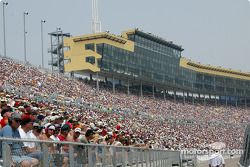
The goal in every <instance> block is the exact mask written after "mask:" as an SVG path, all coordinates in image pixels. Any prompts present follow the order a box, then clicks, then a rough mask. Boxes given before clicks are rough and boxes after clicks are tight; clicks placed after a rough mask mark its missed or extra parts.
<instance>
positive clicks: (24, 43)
mask: <svg viewBox="0 0 250 167" xmlns="http://www.w3.org/2000/svg"><path fill="white" fill-rule="evenodd" d="M28 14H29V13H28V12H24V13H23V35H24V41H23V45H24V46H23V47H24V62H25V63H26V62H27V57H26V34H27V32H26V27H25V15H28Z"/></svg>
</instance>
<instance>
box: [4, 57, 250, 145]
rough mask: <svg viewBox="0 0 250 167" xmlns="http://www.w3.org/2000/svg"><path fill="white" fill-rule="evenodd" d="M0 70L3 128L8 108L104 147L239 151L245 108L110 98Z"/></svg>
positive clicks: (12, 64)
mask: <svg viewBox="0 0 250 167" xmlns="http://www.w3.org/2000/svg"><path fill="white" fill-rule="evenodd" d="M0 64H1V66H0V86H1V91H0V98H1V108H0V110H1V112H2V114H1V115H2V116H3V117H4V118H2V120H1V126H2V127H3V126H5V125H6V122H7V119H6V117H8V114H5V113H3V111H6V110H5V109H6V108H8V109H9V111H10V110H11V112H21V113H22V114H30V115H33V117H34V119H36V122H37V123H38V124H39V125H40V126H41V127H43V126H46V125H48V123H51V124H56V126H58V127H61V126H62V124H64V123H65V122H66V123H68V124H69V125H70V127H71V128H72V129H74V128H77V127H78V128H79V127H80V128H81V131H82V132H81V133H82V134H83V135H84V133H85V132H86V130H87V129H88V128H91V129H93V130H94V131H95V133H96V135H97V136H98V135H99V136H98V139H103V141H107V143H106V144H111V143H109V142H108V140H107V139H108V138H116V137H117V138H118V136H119V140H120V142H121V143H122V144H123V145H126V146H127V145H129V146H144V145H145V144H148V145H150V147H151V148H160V149H172V150H179V149H185V148H197V149H204V148H207V147H208V145H209V144H211V143H213V142H216V141H221V142H225V143H226V146H227V147H228V148H230V149H233V148H242V144H243V135H244V129H245V126H246V124H247V123H248V121H249V115H250V113H249V111H250V110H249V108H241V107H232V106H215V105H209V104H207V105H203V104H189V103H186V104H183V103H180V102H174V101H173V100H164V99H160V98H152V97H141V96H136V95H133V94H131V95H128V94H126V93H121V92H119V91H117V92H115V93H113V92H112V91H111V90H110V89H109V88H106V87H104V86H101V87H100V90H99V91H97V90H96V88H95V83H94V82H86V81H85V82H84V80H79V79H76V78H70V77H68V76H65V75H62V74H57V73H52V72H48V71H46V70H44V69H40V68H36V67H33V66H31V65H27V64H26V65H24V64H21V63H18V62H16V61H14V60H11V59H6V58H0ZM8 106H9V107H8ZM41 133H42V132H41ZM97 141H100V140H96V141H95V142H96V143H98V142H97ZM102 144H103V143H102Z"/></svg>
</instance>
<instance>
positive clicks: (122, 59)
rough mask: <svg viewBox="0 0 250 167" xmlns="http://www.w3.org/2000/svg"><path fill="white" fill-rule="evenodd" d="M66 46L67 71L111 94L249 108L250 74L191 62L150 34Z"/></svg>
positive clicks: (70, 41) (67, 41)
mask: <svg viewBox="0 0 250 167" xmlns="http://www.w3.org/2000/svg"><path fill="white" fill-rule="evenodd" d="M63 45H64V46H63V48H62V49H63V51H64V62H65V64H64V67H63V68H64V70H65V72H70V73H71V74H73V73H74V74H81V75H82V74H87V75H90V77H91V78H92V77H94V78H96V79H97V81H99V80H101V81H104V82H106V83H107V82H108V81H110V83H111V84H112V90H113V92H115V90H116V86H117V85H121V86H125V87H126V88H127V93H128V94H129V93H131V90H132V89H133V88H137V95H141V96H142V95H143V91H145V90H146V91H147V92H148V93H150V94H151V96H153V97H155V96H161V97H162V98H166V97H167V96H170V95H171V94H172V96H173V98H174V99H175V100H176V99H177V95H180V96H179V97H180V98H181V99H182V100H183V102H184V103H185V102H186V101H190V102H191V103H194V102H195V100H196V101H200V102H201V101H202V102H204V103H206V102H210V103H214V104H225V105H233V106H238V105H243V106H249V103H250V87H249V85H250V73H244V72H241V71H234V70H230V69H224V68H221V67H214V66H210V65H203V64H200V63H195V62H193V61H190V60H188V59H186V58H184V57H182V55H181V52H182V51H183V48H182V47H181V46H179V45H176V44H174V43H173V42H172V41H167V40H165V39H162V38H161V37H158V36H155V35H153V34H151V33H145V32H143V31H141V30H138V29H133V30H129V31H125V32H123V33H122V35H121V36H117V35H114V34H111V33H109V32H102V33H95V34H89V35H83V36H76V37H68V38H64V43H63ZM55 66H58V64H54V65H53V66H52V67H55ZM98 87H99V84H98V82H97V89H99V88H98Z"/></svg>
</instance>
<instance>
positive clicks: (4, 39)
mask: <svg viewBox="0 0 250 167" xmlns="http://www.w3.org/2000/svg"><path fill="white" fill-rule="evenodd" d="M7 5H8V2H3V49H4V57H7V55H6V36H5V12H4V7H5V6H7Z"/></svg>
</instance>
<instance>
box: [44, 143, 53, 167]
mask: <svg viewBox="0 0 250 167" xmlns="http://www.w3.org/2000/svg"><path fill="white" fill-rule="evenodd" d="M41 145H42V151H43V160H42V166H44V167H49V163H50V162H49V150H48V146H47V145H46V144H45V143H42V144H41ZM52 160H53V159H50V161H52Z"/></svg>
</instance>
